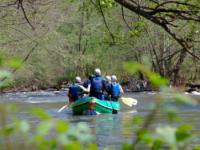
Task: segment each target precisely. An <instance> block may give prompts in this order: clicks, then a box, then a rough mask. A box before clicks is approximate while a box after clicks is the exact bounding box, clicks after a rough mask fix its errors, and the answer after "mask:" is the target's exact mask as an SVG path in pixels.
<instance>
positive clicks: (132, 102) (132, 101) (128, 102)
mask: <svg viewBox="0 0 200 150" xmlns="http://www.w3.org/2000/svg"><path fill="white" fill-rule="evenodd" d="M121 100H122V102H123V103H124V104H125V105H127V106H130V107H132V106H135V105H137V102H138V101H137V100H136V99H134V98H127V97H122V98H121Z"/></svg>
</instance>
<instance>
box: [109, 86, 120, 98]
mask: <svg viewBox="0 0 200 150" xmlns="http://www.w3.org/2000/svg"><path fill="white" fill-rule="evenodd" d="M111 96H112V97H116V98H118V97H119V96H120V88H119V83H112V84H111Z"/></svg>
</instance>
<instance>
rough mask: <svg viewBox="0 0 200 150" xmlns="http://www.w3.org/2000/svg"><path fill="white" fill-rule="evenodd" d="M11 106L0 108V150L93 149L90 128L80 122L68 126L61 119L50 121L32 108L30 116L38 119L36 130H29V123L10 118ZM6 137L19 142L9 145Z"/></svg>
mask: <svg viewBox="0 0 200 150" xmlns="http://www.w3.org/2000/svg"><path fill="white" fill-rule="evenodd" d="M13 107H14V106H11V105H7V106H1V107H0V113H1V115H0V118H1V119H2V121H1V122H0V123H1V128H0V139H1V140H3V141H2V143H1V149H7V150H11V149H21V148H23V149H48V150H49V149H69V150H72V149H73V150H74V149H80V150H81V149H90V150H96V149H97V147H96V145H94V144H93V140H94V138H93V136H92V135H91V132H90V129H89V128H88V127H87V126H86V125H85V124H84V123H78V124H77V125H76V126H73V127H72V126H70V124H69V123H67V122H66V121H64V120H57V119H54V118H52V117H51V116H49V115H48V114H47V113H46V112H44V111H43V110H40V109H33V111H32V114H33V115H35V116H36V117H38V118H39V120H40V123H39V124H38V125H37V126H36V128H33V127H31V126H32V125H31V123H29V122H27V121H26V120H21V119H17V118H16V117H15V116H13V114H14V113H16V111H17V109H15V111H13ZM10 115H12V117H11V116H10ZM7 118H9V121H8V120H7ZM83 135H84V136H83ZM10 138H17V139H18V140H17V141H19V142H11V141H9V140H8V139H10ZM20 141H23V142H20Z"/></svg>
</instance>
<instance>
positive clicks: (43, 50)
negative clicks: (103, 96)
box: [0, 0, 200, 88]
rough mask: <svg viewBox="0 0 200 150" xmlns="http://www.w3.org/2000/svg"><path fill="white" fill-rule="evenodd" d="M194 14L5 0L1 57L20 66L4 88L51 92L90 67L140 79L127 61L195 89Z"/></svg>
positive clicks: (125, 4) (186, 8)
mask: <svg viewBox="0 0 200 150" xmlns="http://www.w3.org/2000/svg"><path fill="white" fill-rule="evenodd" d="M199 11H200V4H199V2H198V0H191V1H185V0H179V1H178V0H174V1H164V0H159V1H157V0H82V1H75V0H74V1H73V0H72V1H66V0H58V1H50V0H43V1H41V0H27V1H26V0H3V1H1V2H0V20H1V21H0V28H1V30H0V49H1V51H0V55H1V57H2V60H3V59H4V60H5V61H7V62H9V60H13V59H14V60H15V61H14V64H17V63H19V62H23V65H22V66H21V67H20V69H18V70H14V72H15V74H14V80H13V81H12V82H9V86H10V87H13V86H17V87H19V88H23V87H30V86H32V85H34V86H35V87H36V88H37V87H38V88H46V87H52V86H56V85H59V84H60V83H61V82H62V81H66V80H71V79H72V78H73V77H74V76H75V75H76V74H78V75H80V76H88V75H89V74H90V73H91V72H92V70H93V69H94V68H95V67H100V68H102V69H103V70H104V71H105V72H106V74H112V73H115V74H117V75H118V76H119V78H120V80H123V81H126V80H130V79H131V78H136V79H139V78H143V79H145V76H143V75H141V73H139V74H134V75H133V74H130V73H128V72H127V71H126V70H125V69H124V67H123V62H125V61H136V62H139V63H144V64H148V65H149V66H150V67H151V69H152V70H153V71H156V72H158V73H159V74H160V75H161V76H164V77H168V78H169V79H170V81H171V83H173V84H174V85H179V84H184V83H188V82H199V79H200V67H199V61H200V50H199V42H200V38H199V30H200V26H199V21H200V13H199ZM4 66H5V67H7V66H8V63H4Z"/></svg>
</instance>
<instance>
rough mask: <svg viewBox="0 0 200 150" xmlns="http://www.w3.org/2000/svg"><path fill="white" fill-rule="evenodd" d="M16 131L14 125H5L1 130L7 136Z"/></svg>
mask: <svg viewBox="0 0 200 150" xmlns="http://www.w3.org/2000/svg"><path fill="white" fill-rule="evenodd" d="M14 131H15V128H14V127H13V126H9V127H5V128H3V129H2V130H1V132H2V134H3V135H5V136H8V135H11V134H12V133H13V132H14Z"/></svg>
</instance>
